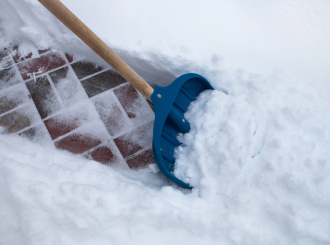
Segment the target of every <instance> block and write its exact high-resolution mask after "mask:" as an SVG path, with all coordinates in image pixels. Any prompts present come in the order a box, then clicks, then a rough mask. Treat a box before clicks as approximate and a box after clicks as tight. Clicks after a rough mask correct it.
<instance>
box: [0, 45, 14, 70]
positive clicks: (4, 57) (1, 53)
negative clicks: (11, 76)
mask: <svg viewBox="0 0 330 245" xmlns="http://www.w3.org/2000/svg"><path fill="white" fill-rule="evenodd" d="M11 65H13V60H12V59H11V56H10V52H9V50H8V48H4V49H3V50H1V49H0V69H5V68H8V67H9V66H11Z"/></svg>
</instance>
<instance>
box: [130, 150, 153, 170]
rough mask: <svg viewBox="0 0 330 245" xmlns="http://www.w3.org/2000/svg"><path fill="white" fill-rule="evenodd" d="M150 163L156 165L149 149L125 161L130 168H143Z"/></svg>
mask: <svg viewBox="0 0 330 245" xmlns="http://www.w3.org/2000/svg"><path fill="white" fill-rule="evenodd" d="M150 163H156V162H155V159H154V156H153V153H152V150H151V149H149V150H146V151H144V152H142V153H140V154H139V155H137V156H135V157H133V158H131V159H129V160H128V161H127V164H128V166H129V167H130V168H144V167H146V166H147V165H149V164H150Z"/></svg>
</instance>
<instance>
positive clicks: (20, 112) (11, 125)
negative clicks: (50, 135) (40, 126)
mask: <svg viewBox="0 0 330 245" xmlns="http://www.w3.org/2000/svg"><path fill="white" fill-rule="evenodd" d="M38 120H40V118H38V115H37V114H36V111H35V108H33V107H31V105H27V106H25V107H22V108H19V109H17V110H15V111H13V112H11V113H8V114H6V115H3V116H1V117H0V126H2V127H4V128H5V130H4V132H3V133H16V132H18V131H20V130H22V129H24V128H26V127H28V126H30V125H32V124H33V123H35V122H37V121H38Z"/></svg>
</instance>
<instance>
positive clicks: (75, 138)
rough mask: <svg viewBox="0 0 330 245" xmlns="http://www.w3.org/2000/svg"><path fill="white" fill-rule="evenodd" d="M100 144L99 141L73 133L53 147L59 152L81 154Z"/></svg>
mask: <svg viewBox="0 0 330 245" xmlns="http://www.w3.org/2000/svg"><path fill="white" fill-rule="evenodd" d="M99 144H101V140H100V139H97V138H95V137H91V136H88V135H84V134H79V133H73V134H71V135H69V136H67V137H65V138H63V139H61V140H59V141H56V142H55V146H56V147H57V148H58V149H61V150H67V151H70V152H72V153H75V154H81V153H84V152H85V151H88V150H89V149H92V148H93V147H95V146H97V145H99Z"/></svg>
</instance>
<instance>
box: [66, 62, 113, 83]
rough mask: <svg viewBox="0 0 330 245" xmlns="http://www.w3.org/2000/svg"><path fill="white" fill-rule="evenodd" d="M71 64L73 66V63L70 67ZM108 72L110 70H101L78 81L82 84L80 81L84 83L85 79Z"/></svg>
mask: <svg viewBox="0 0 330 245" xmlns="http://www.w3.org/2000/svg"><path fill="white" fill-rule="evenodd" d="M72 64H73V63H71V64H70V65H72ZM72 69H73V68H72ZM110 70H111V69H110V68H108V69H103V70H101V71H98V72H95V73H93V74H91V75H88V76H86V77H83V78H81V79H80V80H79V81H80V82H82V81H84V80H86V79H88V78H91V77H94V76H96V75H99V74H101V73H103V72H106V71H110Z"/></svg>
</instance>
